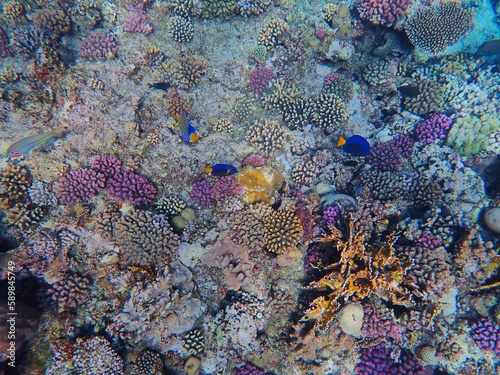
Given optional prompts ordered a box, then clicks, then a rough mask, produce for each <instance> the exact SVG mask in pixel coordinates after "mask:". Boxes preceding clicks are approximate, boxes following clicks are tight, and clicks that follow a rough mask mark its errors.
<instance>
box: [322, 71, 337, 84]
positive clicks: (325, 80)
mask: <svg viewBox="0 0 500 375" xmlns="http://www.w3.org/2000/svg"><path fill="white" fill-rule="evenodd" d="M339 78H340V74H338V73H335V72H330V73H328V74H327V75H326V76H325V77H324V78H323V87H326V86H330V85H331V84H332V83H333V82H335V81H336V80H337V79H339Z"/></svg>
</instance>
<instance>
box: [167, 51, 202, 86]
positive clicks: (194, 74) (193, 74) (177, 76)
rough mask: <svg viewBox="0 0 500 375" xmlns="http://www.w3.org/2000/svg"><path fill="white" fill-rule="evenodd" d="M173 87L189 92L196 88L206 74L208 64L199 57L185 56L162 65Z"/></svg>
mask: <svg viewBox="0 0 500 375" xmlns="http://www.w3.org/2000/svg"><path fill="white" fill-rule="evenodd" d="M162 67H163V69H164V70H165V72H166V73H167V75H168V77H169V79H170V81H171V82H172V84H173V85H175V86H177V87H179V88H182V89H185V90H189V89H192V88H193V87H194V86H196V85H197V84H198V83H199V82H200V79H201V77H202V76H203V75H204V74H205V73H206V71H207V68H208V62H207V61H206V60H205V59H204V58H203V57H201V56H186V57H180V58H178V59H172V60H168V61H166V62H164V63H163V64H162Z"/></svg>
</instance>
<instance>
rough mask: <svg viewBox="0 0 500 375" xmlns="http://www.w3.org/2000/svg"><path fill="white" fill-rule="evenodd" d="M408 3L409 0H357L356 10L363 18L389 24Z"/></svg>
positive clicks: (375, 22) (402, 11) (401, 13)
mask: <svg viewBox="0 0 500 375" xmlns="http://www.w3.org/2000/svg"><path fill="white" fill-rule="evenodd" d="M410 4H411V0H358V11H359V15H360V16H361V18H362V19H364V20H367V21H370V22H371V23H374V24H377V25H385V26H391V25H392V24H393V23H394V22H396V20H397V19H398V18H399V17H400V16H402V15H403V14H404V12H405V11H406V9H407V8H408V6H409V5H410Z"/></svg>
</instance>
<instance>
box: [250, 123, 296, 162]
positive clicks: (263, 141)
mask: <svg viewBox="0 0 500 375" xmlns="http://www.w3.org/2000/svg"><path fill="white" fill-rule="evenodd" d="M289 137H290V134H289V133H288V132H287V131H286V129H285V128H283V127H282V126H280V125H279V124H278V123H277V122H276V121H269V120H257V121H255V123H254V124H253V125H252V126H250V128H249V129H248V131H247V134H246V137H245V141H247V142H248V143H250V144H252V145H254V146H255V147H256V148H257V149H258V150H260V151H263V152H265V153H266V154H272V153H274V152H275V151H278V150H280V149H282V148H283V147H284V146H285V144H286V142H287V141H288V139H289Z"/></svg>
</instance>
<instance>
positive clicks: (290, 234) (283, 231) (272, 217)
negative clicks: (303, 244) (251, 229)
mask: <svg viewBox="0 0 500 375" xmlns="http://www.w3.org/2000/svg"><path fill="white" fill-rule="evenodd" d="M262 223H263V224H264V238H265V240H266V249H267V250H269V251H272V252H273V253H276V254H283V253H286V252H288V251H290V250H294V249H295V248H296V247H297V245H298V243H299V242H300V241H301V239H302V234H303V230H302V225H301V224H300V221H299V219H298V218H297V217H296V216H295V214H294V213H293V212H284V211H273V212H271V213H270V214H269V215H266V216H264V218H263V219H262Z"/></svg>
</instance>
